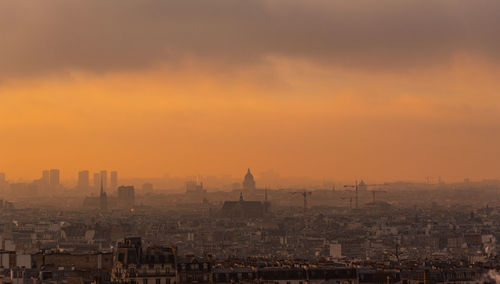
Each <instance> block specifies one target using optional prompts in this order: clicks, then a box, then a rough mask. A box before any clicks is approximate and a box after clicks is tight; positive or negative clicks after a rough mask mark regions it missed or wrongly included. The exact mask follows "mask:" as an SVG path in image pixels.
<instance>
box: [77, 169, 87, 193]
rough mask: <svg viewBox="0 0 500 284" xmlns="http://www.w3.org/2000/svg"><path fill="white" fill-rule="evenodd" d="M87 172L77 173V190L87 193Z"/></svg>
mask: <svg viewBox="0 0 500 284" xmlns="http://www.w3.org/2000/svg"><path fill="white" fill-rule="evenodd" d="M89 185H90V183H89V171H80V172H78V184H77V187H78V190H81V191H87V190H88V189H89Z"/></svg>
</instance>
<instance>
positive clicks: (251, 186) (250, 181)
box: [243, 169, 255, 190]
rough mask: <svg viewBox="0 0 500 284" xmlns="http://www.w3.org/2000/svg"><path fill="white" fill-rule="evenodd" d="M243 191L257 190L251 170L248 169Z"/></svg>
mask: <svg viewBox="0 0 500 284" xmlns="http://www.w3.org/2000/svg"><path fill="white" fill-rule="evenodd" d="M243 190H255V180H254V178H253V175H252V173H251V172H250V169H248V171H247V174H246V175H245V179H244V180H243Z"/></svg>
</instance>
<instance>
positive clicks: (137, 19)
mask: <svg viewBox="0 0 500 284" xmlns="http://www.w3.org/2000/svg"><path fill="white" fill-rule="evenodd" d="M498 26H500V2H498V1H495V0H479V1H463V0H443V1H418V0H408V1H399V0H382V1H380V0H378V1H374V0H369V1H345V0H311V1H301V0H252V1H234V0H212V1H190V0H188V1H186V0H145V1H133V0H109V1H100V0H75V1H66V0H52V1H37V0H16V1H9V0H0V34H1V36H2V39H1V43H2V44H0V62H2V64H0V76H2V77H6V76H7V77H8V76H20V75H45V74H47V73H52V72H56V73H57V72H64V71H67V70H82V71H86V72H97V73H99V72H112V71H116V70H135V69H141V68H147V67H151V66H155V65H167V66H172V67H174V68H175V66H177V65H178V64H179V63H182V62H183V61H184V60H191V61H195V62H196V61H197V60H199V61H203V62H209V63H211V64H212V65H213V67H222V68H228V67H231V68H235V67H236V68H237V67H238V66H242V65H247V64H255V63H259V62H262V61H263V60H265V59H267V58H269V57H286V58H298V59H303V60H308V61H314V62H319V63H322V64H329V65H336V66H343V67H350V68H358V67H360V68H366V67H370V68H377V69H394V68H396V69H400V68H414V67H419V66H422V65H423V66H427V65H429V64H439V63H443V62H446V61H447V60H449V59H450V57H452V56H453V55H454V54H456V53H460V52H464V53H471V54H474V55H477V56H482V57H485V58H487V59H489V60H497V59H498V55H499V52H498V50H500V37H498V34H497V33H498V30H497V28H498Z"/></svg>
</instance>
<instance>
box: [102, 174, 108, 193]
mask: <svg viewBox="0 0 500 284" xmlns="http://www.w3.org/2000/svg"><path fill="white" fill-rule="evenodd" d="M101 185H102V187H104V189H107V188H108V172H107V171H104V170H103V171H101Z"/></svg>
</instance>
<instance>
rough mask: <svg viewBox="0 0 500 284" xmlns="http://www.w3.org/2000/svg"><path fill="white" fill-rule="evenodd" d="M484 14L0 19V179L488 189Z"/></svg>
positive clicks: (233, 4)
mask: <svg viewBox="0 0 500 284" xmlns="http://www.w3.org/2000/svg"><path fill="white" fill-rule="evenodd" d="M499 6H500V4H498V2H496V1H446V0H445V1H425V2H422V1H412V0H410V1H395V0H387V1H366V2H363V3H361V2H358V1H307V2H304V1H295V0H291V1H290V0H286V1H266V0H257V1H219V0H216V1H209V2H206V1H204V2H202V3H196V8H194V7H193V5H192V3H189V1H188V2H186V1H167V2H165V1H147V2H146V3H138V2H136V1H129V0H125V1H120V3H119V4H116V3H115V2H114V1H110V2H107V3H102V2H101V1H85V2H83V1H61V0H59V1H50V2H46V1H44V2H41V1H0V19H1V20H0V21H1V24H0V33H1V35H2V40H1V42H2V44H1V45H0V62H2V63H1V64H0V78H1V80H0V97H1V100H2V103H1V104H0V120H1V121H2V123H1V125H0V131H1V132H2V136H1V137H2V139H0V157H1V164H0V171H2V172H6V173H7V176H8V177H9V178H11V179H12V180H18V179H19V178H23V179H26V180H30V179H34V178H38V177H39V175H40V172H41V170H43V169H45V168H59V169H61V170H62V171H63V172H64V173H65V174H64V178H70V177H71V178H72V179H74V177H76V174H77V172H78V171H79V170H82V169H95V170H99V169H103V168H113V169H116V170H118V171H119V172H120V173H121V175H122V176H123V177H128V178H137V177H162V176H164V175H165V174H169V175H170V176H180V177H183V176H196V175H204V176H208V175H216V176H223V175H232V176H235V177H239V176H240V175H241V172H242V169H246V168H248V167H250V168H253V169H256V170H257V172H260V171H268V170H273V171H275V172H277V173H279V174H280V175H282V176H290V177H293V176H301V177H309V178H313V179H320V180H322V179H328V180H354V179H360V178H366V179H371V180H374V181H396V180H412V181H416V180H423V179H424V178H425V177H426V176H443V178H445V179H446V180H449V181H459V180H463V179H464V178H471V179H476V180H481V179H483V178H488V179H490V178H499V177H500V174H499V172H498V170H497V159H498V157H499V151H500V150H499V147H498V145H499V142H500V136H499V134H498V133H500V132H499V131H498V130H499V126H500V125H499V121H500V119H499V115H498V114H499V113H500V112H499V111H498V110H499V98H500V97H499V96H498V89H499V81H498V80H497V78H496V77H497V74H498V73H499V70H498V69H499V67H498V66H499V65H498V59H499V57H498V48H499V47H500V46H499V45H500V41H499V40H498V36H497V27H498V24H499V23H498V21H499V18H500V17H498V16H499V15H498V14H499V13H500V12H499V11H500V7H499Z"/></svg>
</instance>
